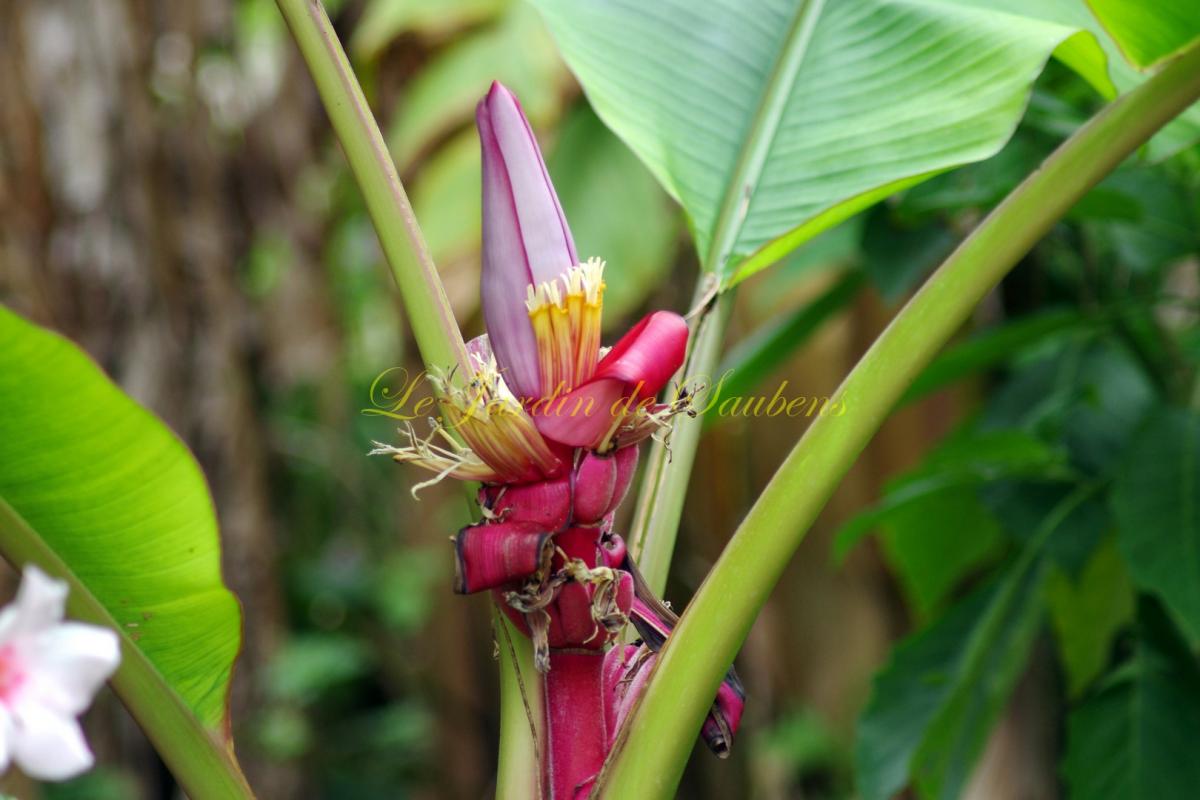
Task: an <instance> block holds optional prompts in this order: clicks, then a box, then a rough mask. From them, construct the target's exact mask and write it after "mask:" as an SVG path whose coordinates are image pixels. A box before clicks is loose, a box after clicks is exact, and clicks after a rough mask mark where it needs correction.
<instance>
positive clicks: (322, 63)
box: [276, 0, 541, 799]
mask: <svg viewBox="0 0 1200 800" xmlns="http://www.w3.org/2000/svg"><path fill="white" fill-rule="evenodd" d="M276 2H277V4H278V6H279V10H280V11H281V12H282V13H283V16H284V19H286V20H287V23H288V27H289V28H291V31H292V36H293V37H294V38H295V40H296V44H297V45H298V46H299V48H300V53H301V55H303V56H304V60H305V62H306V63H307V64H308V68H309V71H310V72H311V73H312V76H313V81H314V82H315V83H316V85H317V92H318V93H319V94H320V95H321V101H322V102H323V103H324V104H325V109H326V111H327V112H328V113H329V119H330V121H331V122H332V123H333V129H334V132H335V133H336V134H337V137H338V140H339V141H340V142H341V144H342V149H343V150H344V151H345V153H346V159H347V160H348V161H349V162H350V169H351V171H352V172H353V173H354V178H355V180H356V181H357V182H358V185H359V188H360V189H361V190H362V193H363V197H364V199H365V200H366V204H367V211H368V213H369V214H370V215H371V222H372V223H373V224H374V226H375V232H376V234H377V235H378V236H379V242H380V245H381V246H382V247H383V253H384V255H385V256H386V257H387V260H388V263H389V264H390V265H391V267H392V274H393V276H394V277H395V279H396V283H397V285H399V287H400V295H401V297H402V299H403V301H404V308H405V310H406V311H407V313H408V319H409V323H410V324H411V325H412V329H413V335H414V336H415V338H416V340H417V347H418V348H419V349H420V351H421V358H422V360H423V361H424V362H425V364H426V365H427V366H428V367H432V368H438V369H443V370H445V369H449V368H450V367H451V366H454V365H458V366H459V369H458V371H457V373H458V374H459V375H465V374H467V370H466V363H467V353H466V347H465V346H464V344H463V340H462V334H461V332H460V331H459V328H458V323H457V322H456V321H455V319H454V312H453V311H452V310H451V308H450V303H449V301H448V300H447V299H446V292H445V289H444V288H443V286H442V282H441V279H440V278H439V277H438V273H437V268H436V267H435V266H434V263H433V258H432V257H431V256H430V254H429V248H428V246H427V245H426V244H425V237H424V235H423V234H422V233H421V229H420V226H419V225H418V224H417V220H416V216H415V215H414V214H413V210H412V206H411V205H410V204H409V202H408V195H407V194H405V191H404V186H403V185H402V184H401V183H400V177H399V175H397V173H396V166H395V164H394V163H393V162H392V158H391V155H390V154H389V153H388V150H387V145H386V144H385V143H384V140H383V135H382V134H381V133H380V132H379V126H378V124H376V122H375V117H374V115H373V114H372V113H371V109H370V106H368V105H367V101H366V98H365V97H364V96H363V93H362V88H361V87H360V86H359V84H358V80H357V79H356V78H355V76H354V71H353V69H351V67H350V62H349V60H348V59H347V58H346V53H345V51H344V50H343V49H342V45H341V42H339V41H338V38H337V34H336V33H335V32H334V30H333V26H332V25H331V24H330V22H329V17H328V16H327V15H326V14H325V9H324V7H323V6H322V5H321V2H320V0H276ZM504 625H505V626H507V622H505V623H504ZM504 630H506V631H507V632H508V633H509V634H510V636H512V638H513V647H512V648H511V649H509V650H508V651H506V652H502V653H501V659H500V661H501V671H500V691H501V707H502V712H503V713H502V714H501V729H500V770H499V775H498V778H497V781H498V782H497V788H496V796H497V797H500V798H522V799H523V798H528V797H532V796H533V795H531V794H529V792H528V789H529V784H528V782H527V780H528V779H527V777H526V774H525V773H526V772H527V771H528V770H529V769H531V768H532V767H531V765H533V764H535V763H536V747H535V738H534V737H533V736H531V735H530V729H529V723H528V721H527V719H526V716H525V714H524V710H523V709H524V700H523V699H522V697H521V695H520V693H519V686H518V682H517V680H516V675H517V674H518V670H519V672H520V673H521V674H533V658H532V654H531V652H530V649H529V648H528V647H527V646H523V644H524V643H523V642H522V641H520V639H521V637H520V636H519V635H517V636H513V635H512V631H511V629H510V628H507V627H505V628H504ZM514 659H515V661H514ZM530 686H532V693H533V694H532V696H533V699H534V700H536V701H537V702H540V696H538V692H539V689H538V687H539V686H540V683H538V682H534V683H533V684H530V682H529V681H528V680H527V681H526V689H527V690H529V688H530ZM518 710H520V712H521V713H517V711H518ZM540 719H541V716H540V713H539V714H536V715H535V716H534V720H535V722H537V721H539V720H540ZM535 735H536V734H535Z"/></svg>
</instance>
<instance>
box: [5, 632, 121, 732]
mask: <svg viewBox="0 0 1200 800" xmlns="http://www.w3.org/2000/svg"><path fill="white" fill-rule="evenodd" d="M23 654H24V656H25V658H26V659H27V664H26V669H27V670H28V673H29V676H30V686H29V687H28V691H29V692H30V694H31V695H32V696H33V698H34V699H36V700H37V701H39V702H41V703H42V704H44V705H46V706H48V707H49V708H51V709H53V710H55V711H58V712H61V713H64V714H67V715H70V716H75V715H78V714H80V713H82V712H83V711H84V709H86V708H87V707H88V706H89V705H91V702H92V698H93V697H94V696H95V694H96V692H97V691H98V690H99V689H100V687H101V686H102V685H103V684H104V682H105V681H106V680H108V678H109V676H111V675H112V674H113V671H114V670H116V668H117V665H118V664H119V663H121V646H120V642H119V641H118V639H117V634H115V633H114V632H112V631H110V630H109V629H107V628H99V627H97V626H95V625H86V624H84V623H82V622H65V623H63V624H61V625H55V626H54V627H53V628H51V629H50V630H48V631H43V632H42V633H39V634H37V635H36V636H35V637H33V639H32V640H31V641H30V642H29V643H28V644H27V645H26V647H24V648H23Z"/></svg>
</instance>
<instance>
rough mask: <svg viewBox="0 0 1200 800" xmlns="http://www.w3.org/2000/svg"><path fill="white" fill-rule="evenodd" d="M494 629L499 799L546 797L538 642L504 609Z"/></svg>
mask: <svg viewBox="0 0 1200 800" xmlns="http://www.w3.org/2000/svg"><path fill="white" fill-rule="evenodd" d="M492 626H493V628H494V629H495V631H496V640H497V644H498V645H499V647H500V763H499V766H498V769H497V772H496V800H531V798H540V797H541V796H542V780H541V775H542V763H543V762H542V759H541V752H542V747H541V743H542V742H544V741H545V739H544V737H543V736H542V691H541V686H542V676H541V675H539V674H538V672H537V670H535V669H534V667H533V643H532V642H530V641H529V638H528V637H526V636H525V635H524V634H522V633H521V632H520V631H518V630H517V629H516V627H515V626H514V625H513V624H512V622H511V621H509V619H508V617H506V616H504V612H502V611H501V610H500V608H499V607H498V606H495V605H493V606H492Z"/></svg>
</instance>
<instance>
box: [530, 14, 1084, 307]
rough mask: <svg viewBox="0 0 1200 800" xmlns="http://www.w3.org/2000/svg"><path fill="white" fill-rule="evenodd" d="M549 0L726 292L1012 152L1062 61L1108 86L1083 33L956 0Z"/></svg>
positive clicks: (581, 69)
mask: <svg viewBox="0 0 1200 800" xmlns="http://www.w3.org/2000/svg"><path fill="white" fill-rule="evenodd" d="M534 3H535V5H537V6H538V7H539V8H540V9H541V10H542V13H543V15H544V17H545V19H546V21H547V23H548V25H549V27H550V30H551V32H552V34H553V35H554V36H555V38H556V39H557V41H558V43H559V46H560V48H561V49H562V51H563V54H564V55H565V57H566V59H567V62H568V64H569V66H570V67H571V68H572V69H573V70H574V72H575V73H576V75H577V76H578V77H579V80H580V82H581V83H582V84H583V87H584V90H585V91H586V92H587V94H588V96H589V98H590V99H591V101H592V105H593V106H594V107H595V109H596V111H597V112H598V113H599V115H600V116H601V118H602V119H603V120H604V121H605V122H606V123H607V124H608V125H609V126H610V127H611V128H612V129H613V130H614V131H616V132H617V134H618V135H619V136H621V137H622V138H623V139H624V140H625V141H626V142H627V143H628V144H629V145H630V147H632V149H633V150H634V152H635V153H637V154H638V156H639V157H641V158H642V160H643V161H645V162H646V163H647V165H649V167H650V169H651V170H652V171H653V172H654V174H655V176H656V177H657V178H658V179H659V181H660V182H661V183H662V184H663V186H664V187H666V189H667V191H668V192H670V193H671V195H672V196H674V197H675V198H676V199H677V200H678V201H679V202H680V203H681V204H682V205H683V207H684V209H685V210H686V212H687V213H688V215H689V217H690V219H691V223H692V227H693V232H694V235H695V239H696V242H697V246H698V248H699V250H700V253H701V256H702V258H703V261H704V264H705V265H706V267H707V268H708V269H710V270H713V271H715V272H717V273H718V274H719V275H720V276H721V277H722V278H723V279H724V280H725V281H726V282H727V283H732V282H736V281H738V280H741V279H743V278H745V277H747V276H748V275H750V274H752V273H754V272H756V271H757V270H759V269H762V268H763V267H765V266H767V265H769V264H771V263H773V262H774V261H776V260H778V258H779V257H780V256H781V255H783V254H784V253H786V252H787V251H789V250H791V249H793V248H794V247H796V246H798V245H799V244H800V243H801V242H803V241H805V240H806V239H808V238H811V237H812V236H813V235H815V234H816V233H818V232H820V231H821V230H824V229H826V228H828V227H830V226H831V225H833V224H835V223H836V222H838V221H840V220H842V219H845V218H846V217H848V216H850V215H851V214H853V213H855V212H857V211H859V210H861V209H862V208H865V207H867V206H868V205H871V204H872V203H875V202H877V201H879V200H881V199H882V198H884V197H886V196H887V195H889V194H892V193H893V192H895V191H897V190H899V189H901V188H903V187H906V186H910V185H913V184H915V183H917V182H919V181H921V180H923V179H925V178H927V177H929V176H931V175H933V174H935V173H937V172H940V171H943V170H946V169H949V168H952V167H954V166H957V165H960V164H964V163H967V162H971V161H977V160H981V159H984V158H987V157H988V156H990V155H992V154H993V153H995V152H996V151H997V150H998V149H999V148H1000V147H1001V146H1002V145H1003V144H1004V142H1005V141H1006V140H1007V139H1008V138H1009V136H1010V135H1011V133H1012V131H1013V128H1014V126H1015V125H1016V123H1017V120H1018V119H1019V117H1020V116H1021V114H1022V112H1023V110H1024V107H1025V103H1026V99H1027V97H1028V93H1029V87H1030V85H1031V84H1032V82H1033V80H1034V79H1035V78H1036V77H1037V75H1038V74H1039V73H1040V71H1041V69H1042V67H1043V65H1044V64H1045V62H1046V60H1047V58H1048V57H1049V56H1050V54H1051V53H1052V52H1054V51H1056V50H1059V51H1060V53H1061V54H1063V57H1064V60H1067V61H1068V62H1069V63H1070V64H1071V65H1072V66H1073V67H1074V68H1076V69H1078V70H1080V71H1081V72H1082V73H1083V74H1085V76H1087V77H1088V79H1089V80H1090V81H1091V82H1093V83H1094V84H1098V85H1103V84H1105V82H1106V80H1107V79H1106V76H1105V74H1104V71H1103V67H1104V54H1103V52H1102V51H1100V49H1099V47H1098V46H1097V44H1096V42H1095V40H1094V38H1093V37H1091V36H1090V35H1089V34H1087V33H1081V32H1080V31H1079V29H1078V28H1073V27H1069V26H1064V25H1060V24H1057V23H1054V22H1051V21H1047V20H1043V19H1037V18H1032V17H1027V16H1021V15H1015V14H1006V13H997V12H992V11H988V10H985V9H979V8H973V7H968V6H963V5H961V4H960V3H958V2H955V1H954V0H836V2H834V0H825V1H823V0H707V2H697V0H657V2H654V3H646V2H643V0H606V1H605V2H595V1H593V0H588V1H587V2H584V1H583V0H534ZM613 202H620V201H619V199H614V201H613Z"/></svg>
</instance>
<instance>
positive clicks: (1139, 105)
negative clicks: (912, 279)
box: [597, 47, 1200, 800]
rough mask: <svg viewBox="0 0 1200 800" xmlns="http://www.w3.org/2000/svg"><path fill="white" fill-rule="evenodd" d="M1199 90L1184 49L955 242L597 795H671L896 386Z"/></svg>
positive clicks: (758, 519)
mask: <svg viewBox="0 0 1200 800" xmlns="http://www.w3.org/2000/svg"><path fill="white" fill-rule="evenodd" d="M1197 97H1200V47H1193V48H1192V49H1190V50H1189V51H1187V52H1186V53H1184V54H1182V55H1181V56H1180V57H1179V58H1177V59H1176V60H1175V61H1173V62H1172V63H1170V64H1169V65H1167V66H1166V67H1165V68H1164V69H1163V70H1162V71H1161V72H1159V73H1158V74H1157V75H1155V76H1154V77H1153V78H1151V79H1150V80H1148V81H1146V82H1145V83H1144V84H1142V85H1141V86H1140V87H1138V88H1137V89H1135V90H1134V91H1132V92H1130V93H1129V94H1127V95H1125V96H1124V97H1122V98H1120V99H1118V100H1117V101H1115V102H1114V103H1112V104H1111V105H1109V106H1108V107H1106V108H1105V109H1104V110H1103V111H1101V112H1100V113H1099V114H1098V115H1097V116H1096V117H1094V118H1093V119H1092V120H1091V121H1090V122H1088V123H1087V124H1086V125H1084V126H1083V127H1082V128H1080V129H1079V130H1078V131H1077V132H1076V133H1075V134H1074V135H1073V136H1071V138H1070V139H1068V140H1067V141H1066V142H1064V143H1063V144H1062V146H1060V147H1059V148H1058V150H1056V151H1055V152H1054V154H1053V155H1051V156H1050V158H1048V159H1047V160H1046V162H1045V163H1043V164H1042V166H1041V167H1040V168H1039V169H1037V170H1036V171H1035V172H1034V173H1033V174H1032V175H1030V176H1029V177H1028V178H1026V180H1025V181H1024V182H1023V183H1022V184H1021V185H1020V186H1019V187H1017V189H1016V190H1015V191H1014V192H1013V193H1012V194H1011V195H1009V196H1008V197H1007V198H1006V199H1005V200H1004V202H1003V203H1001V204H1000V205H999V206H998V207H997V208H996V209H995V210H994V211H993V212H992V213H991V214H990V215H988V217H987V218H986V219H985V220H984V221H983V222H982V223H981V224H980V225H979V227H978V228H976V229H975V231H974V232H973V233H972V234H971V235H970V236H969V237H968V238H967V239H966V240H965V241H964V242H963V243H962V245H960V246H959V248H958V249H957V250H956V251H955V252H954V253H953V254H952V255H951V256H950V257H949V258H948V259H947V260H946V262H945V263H944V264H942V266H941V267H939V268H938V270H937V272H935V273H934V275H933V276H932V277H931V278H930V279H929V281H928V282H927V283H926V284H925V285H924V287H922V289H921V290H920V291H919V292H918V293H917V294H916V296H914V297H913V299H912V300H911V301H910V302H909V303H908V304H907V305H906V306H905V307H904V309H903V310H902V311H901V312H900V314H899V315H898V316H897V317H896V319H895V320H894V321H893V322H892V324H891V325H889V326H888V328H887V330H885V331H884V332H883V334H882V335H881V336H880V337H879V339H878V340H876V342H875V344H874V345H873V346H872V347H871V349H870V350H869V351H868V352H867V353H866V355H864V356H863V358H862V360H861V361H859V363H858V365H857V366H855V368H854V369H853V371H852V372H851V373H850V374H849V376H847V378H846V380H845V381H844V382H843V383H842V386H841V388H840V389H839V390H838V392H837V394H836V395H835V399H837V400H840V408H841V409H842V411H843V412H844V413H842V414H841V415H837V416H835V415H832V414H831V415H828V416H824V417H819V418H818V419H817V420H816V421H815V422H814V423H813V424H812V425H811V426H810V427H809V428H808V430H807V431H806V433H805V434H804V436H803V437H802V438H801V440H800V441H799V442H798V443H797V445H796V446H795V448H794V449H793V450H792V452H791V453H790V454H789V455H788V457H787V459H786V460H785V461H784V463H783V465H782V466H781V467H780V468H779V470H778V471H777V472H776V473H775V476H774V477H773V478H772V479H771V482H770V483H769V484H768V485H767V487H766V489H764V490H763V493H762V495H761V496H760V497H759V499H758V501H757V502H756V503H755V504H754V506H753V507H752V508H751V509H750V512H749V514H747V516H746V518H745V520H744V521H743V522H742V524H741V526H739V528H738V530H737V532H736V533H735V534H734V536H733V538H732V539H731V540H730V542H729V545H728V546H727V547H726V548H725V552H724V553H723V554H722V555H721V558H720V560H719V561H718V562H717V564H716V565H715V566H714V567H713V569H712V571H711V572H710V573H709V575H708V577H707V579H706V580H705V581H704V584H703V585H702V586H701V587H700V590H699V592H697V593H696V596H695V598H693V600H692V602H691V604H690V605H689V606H688V607H687V610H686V612H685V613H684V615H683V617H682V619H681V620H680V623H679V626H678V627H677V628H676V629H675V631H674V633H673V634H672V635H671V636H670V638H669V639H668V640H667V644H666V646H665V647H664V648H663V650H662V652H661V654H660V655H659V659H658V663H657V665H656V668H655V673H654V675H653V677H652V679H651V680H650V682H649V685H648V686H647V689H646V691H645V694H644V695H643V697H642V698H641V702H640V704H639V707H638V708H637V709H636V711H635V713H634V714H633V715H632V716H631V718H630V720H629V721H628V722H627V724H626V725H625V727H624V729H623V731H622V737H623V738H622V741H621V742H620V743H619V744H618V749H617V752H616V753H615V754H614V758H613V760H612V762H611V763H610V765H609V766H608V767H607V768H606V770H605V773H604V775H603V776H602V779H601V781H599V782H598V786H597V789H598V793H600V794H602V795H603V796H604V797H611V798H626V797H637V798H647V799H648V800H652V799H653V798H667V797H671V796H672V795H673V794H674V791H675V786H676V784H677V783H678V781H679V777H680V774H681V773H682V771H683V768H684V765H685V763H686V761H687V757H688V754H689V753H690V752H691V750H692V745H693V743H694V741H695V738H696V733H697V731H699V729H700V725H701V723H702V721H703V719H704V716H705V714H706V713H707V712H708V709H709V706H710V704H711V703H712V698H713V695H714V694H715V693H716V691H717V687H718V685H719V684H720V682H721V679H722V677H723V676H724V674H725V670H726V669H728V667H729V665H730V663H732V661H733V658H734V655H735V654H736V653H737V651H738V649H739V648H740V647H741V645H742V642H743V641H744V640H745V638H746V634H747V633H748V632H749V630H750V626H751V624H752V623H753V622H754V619H755V617H756V616H757V615H758V612H759V610H760V609H761V608H762V606H763V604H764V603H765V602H766V600H767V597H768V595H769V594H770V592H771V590H772V588H773V587H774V586H775V584H776V582H777V581H778V580H779V577H780V575H781V574H782V573H783V570H784V568H785V567H786V566H787V563H788V561H789V559H790V558H791V556H792V554H793V553H794V552H795V551H796V548H797V547H798V546H799V545H800V542H801V540H802V539H803V538H804V534H805V533H806V532H807V530H808V528H809V526H810V525H812V523H813V521H814V520H815V519H816V516H817V514H818V512H820V510H821V508H822V507H823V506H824V504H825V502H826V500H827V499H828V498H829V496H830V494H832V493H833V490H834V488H835V487H836V486H837V484H838V482H839V481H840V480H841V478H842V476H843V475H845V473H846V471H847V470H848V469H849V468H850V466H851V465H852V464H853V463H854V460H855V458H857V456H858V454H859V453H860V452H861V451H862V449H863V447H865V446H866V444H867V442H868V441H869V440H870V438H871V437H872V436H873V435H874V433H875V431H876V430H878V428H879V426H880V425H881V424H882V423H883V421H884V419H885V418H886V417H887V415H888V413H889V412H890V411H891V409H892V408H893V406H894V405H895V404H896V401H897V400H899V398H900V396H901V395H902V394H903V392H904V390H905V389H906V388H907V387H908V385H909V384H910V383H912V381H913V380H914V378H916V376H917V374H918V372H919V371H920V370H921V369H922V368H923V367H924V366H925V365H926V364H928V363H929V362H930V360H931V359H932V358H933V357H934V355H936V353H937V352H938V350H939V349H941V347H942V346H943V345H944V344H945V342H946V341H947V340H948V339H949V338H950V336H951V335H952V334H953V333H954V332H955V331H956V330H957V329H958V328H959V326H960V325H962V324H963V322H964V321H965V320H966V319H967V317H968V315H969V314H970V313H971V311H972V309H974V307H975V306H976V304H978V303H979V301H980V300H981V299H982V298H983V297H984V295H985V294H986V293H987V292H988V291H990V290H991V289H992V288H993V287H994V286H995V285H996V284H998V283H999V282H1000V280H1001V278H1003V277H1004V275H1005V274H1006V273H1007V272H1008V271H1009V269H1011V268H1012V266H1013V265H1014V264H1016V263H1017V261H1018V260H1019V259H1020V258H1021V257H1022V256H1024V255H1025V254H1026V253H1027V252H1028V251H1029V250H1030V249H1031V248H1032V247H1033V246H1034V244H1036V243H1037V241H1038V240H1039V239H1041V238H1042V236H1044V235H1045V234H1046V232H1047V231H1049V230H1050V228H1051V226H1053V225H1054V223H1055V222H1056V221H1057V220H1058V219H1059V218H1061V217H1062V216H1063V215H1064V214H1065V213H1066V212H1067V211H1068V210H1069V209H1070V208H1071V206H1072V205H1074V204H1075V202H1076V201H1078V200H1079V199H1080V198H1081V197H1083V195H1084V194H1086V193H1087V191H1088V190H1089V189H1090V188H1091V187H1092V186H1094V185H1095V184H1096V183H1097V182H1099V181H1100V179H1101V178H1103V177H1104V176H1105V175H1106V174H1108V173H1109V172H1110V171H1111V170H1112V169H1114V168H1115V167H1116V166H1117V165H1118V164H1119V163H1120V162H1121V161H1122V160H1124V159H1125V158H1126V157H1127V156H1128V155H1129V154H1130V153H1132V152H1133V151H1134V150H1136V149H1137V148H1138V147H1139V146H1141V145H1142V144H1143V143H1145V142H1146V141H1147V140H1148V139H1149V138H1150V136H1151V135H1152V134H1153V133H1154V132H1155V131H1157V130H1158V129H1159V128H1161V127H1162V126H1163V125H1165V124H1166V123H1167V122H1169V121H1170V120H1171V119H1172V118H1174V117H1175V116H1176V115H1177V114H1179V113H1180V112H1182V111H1183V110H1184V109H1186V108H1187V107H1188V106H1189V105H1190V104H1191V103H1192V102H1194V101H1195V100H1196V99H1197Z"/></svg>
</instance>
